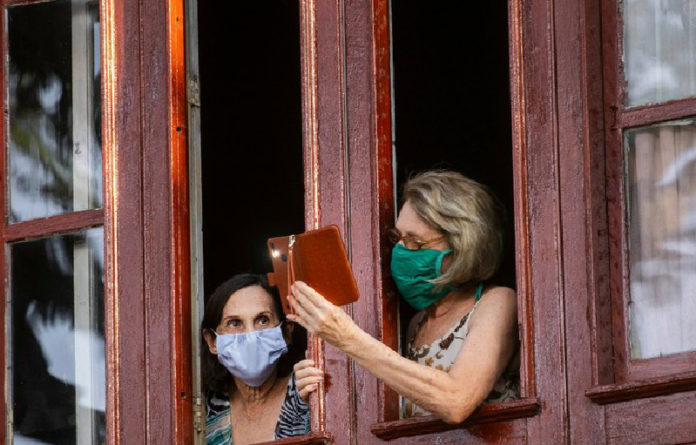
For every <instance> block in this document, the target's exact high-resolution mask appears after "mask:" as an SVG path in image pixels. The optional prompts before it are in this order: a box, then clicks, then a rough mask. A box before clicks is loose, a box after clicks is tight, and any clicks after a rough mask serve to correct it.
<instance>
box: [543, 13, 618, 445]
mask: <svg viewBox="0 0 696 445" xmlns="http://www.w3.org/2000/svg"><path fill="white" fill-rule="evenodd" d="M600 17H601V15H600V2H599V1H597V0H590V1H580V2H573V3H572V4H571V3H568V4H565V5H564V6H563V7H562V8H561V7H559V8H556V9H555V27H556V29H557V31H556V34H555V57H556V65H557V69H556V78H557V80H556V82H557V85H558V86H557V88H558V91H559V94H558V99H557V101H558V105H557V119H558V147H559V148H558V153H559V160H558V162H559V180H560V183H559V188H560V203H559V204H560V217H561V225H562V229H563V233H562V239H563V243H562V247H561V250H562V252H563V281H564V282H563V287H564V293H565V299H564V303H563V304H564V314H563V317H564V319H565V331H566V336H565V337H566V343H565V345H564V348H565V356H566V367H567V371H566V372H567V388H568V389H567V391H568V404H569V406H568V413H569V416H570V420H569V423H568V432H567V434H568V436H569V438H570V440H569V441H570V443H593V444H594V443H602V442H603V441H604V438H605V433H604V418H603V414H604V413H603V409H602V407H600V406H597V405H596V404H593V403H591V401H590V400H588V399H587V397H585V388H588V387H591V386H592V385H594V384H596V382H597V381H600V380H601V381H608V380H610V379H612V378H613V372H612V366H611V365H612V361H611V358H612V357H611V354H612V343H611V332H610V331H609V330H607V329H606V327H609V326H611V307H610V304H609V303H610V298H609V273H608V266H609V265H608V255H607V250H608V244H607V238H606V224H607V223H606V202H605V190H604V184H605V177H604V174H605V170H604V138H603V136H604V134H603V102H602V69H601V68H602V66H601V58H600V49H601V47H600V43H601V40H600ZM568 30H574V31H573V33H572V35H573V36H572V37H571V36H570V35H569V34H571V33H568V32H567V31H568Z"/></svg>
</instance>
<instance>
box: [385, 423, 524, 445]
mask: <svg viewBox="0 0 696 445" xmlns="http://www.w3.org/2000/svg"><path fill="white" fill-rule="evenodd" d="M433 443H437V444H443V445H445V444H447V445H449V444H452V445H455V444H457V445H460V444H461V445H463V444H466V445H484V444H486V445H491V444H496V445H523V444H527V443H534V442H530V441H529V440H528V439H527V421H526V420H524V419H519V420H516V421H512V422H501V423H490V424H485V425H471V426H468V427H465V428H459V429H453V430H450V431H443V432H440V433H438V434H437V435H434V434H424V435H420V436H412V437H402V438H399V439H392V440H390V441H389V444H392V445H407V444H408V445H421V444H422V445H426V444H433Z"/></svg>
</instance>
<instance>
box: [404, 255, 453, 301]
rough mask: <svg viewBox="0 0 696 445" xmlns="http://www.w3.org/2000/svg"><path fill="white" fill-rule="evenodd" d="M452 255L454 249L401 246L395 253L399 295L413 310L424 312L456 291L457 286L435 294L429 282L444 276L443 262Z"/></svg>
mask: <svg viewBox="0 0 696 445" xmlns="http://www.w3.org/2000/svg"><path fill="white" fill-rule="evenodd" d="M450 252H452V249H447V250H435V249H419V250H408V249H407V248H405V247H404V246H403V245H401V244H396V245H395V246H394V249H392V258H391V273H392V278H393V279H394V281H395V282H396V287H397V288H398V289H399V293H401V295H402V296H403V297H404V299H405V300H406V302H408V304H410V305H411V306H413V308H414V309H416V310H418V311H421V310H423V309H425V308H427V307H428V306H430V305H431V304H433V303H435V302H436V301H438V300H440V299H442V298H443V297H444V296H445V295H447V294H448V293H450V292H452V291H453V290H456V288H455V287H454V286H445V287H444V288H443V289H441V290H440V291H437V292H436V291H435V285H434V284H433V283H431V282H430V280H434V279H435V278H438V277H439V276H440V275H442V272H441V267H442V260H443V258H445V255H447V254H448V253H450Z"/></svg>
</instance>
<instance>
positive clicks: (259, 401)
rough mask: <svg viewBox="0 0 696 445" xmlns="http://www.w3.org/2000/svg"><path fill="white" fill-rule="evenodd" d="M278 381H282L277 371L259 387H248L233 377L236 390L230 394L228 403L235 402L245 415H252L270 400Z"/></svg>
mask: <svg viewBox="0 0 696 445" xmlns="http://www.w3.org/2000/svg"><path fill="white" fill-rule="evenodd" d="M280 380H283V379H278V370H277V369H276V370H274V371H273V374H271V376H270V377H269V378H268V379H266V381H265V382H263V384H262V385H261V386H256V387H254V386H249V385H247V384H246V383H244V382H243V381H241V380H240V379H238V378H237V377H235V378H234V384H235V386H236V388H237V389H236V391H234V392H233V393H232V397H230V403H235V402H236V403H237V404H239V405H240V406H241V408H242V409H243V410H244V412H245V413H246V414H247V415H253V414H254V413H255V412H256V411H257V409H258V408H260V407H262V406H264V404H265V403H266V402H267V401H268V400H269V399H271V398H272V396H273V395H274V394H275V390H276V389H277V386H278V383H280Z"/></svg>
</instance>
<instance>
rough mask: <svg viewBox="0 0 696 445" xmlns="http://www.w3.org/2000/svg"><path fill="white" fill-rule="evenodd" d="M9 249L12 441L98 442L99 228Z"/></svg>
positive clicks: (101, 403) (101, 387)
mask: <svg viewBox="0 0 696 445" xmlns="http://www.w3.org/2000/svg"><path fill="white" fill-rule="evenodd" d="M9 250H10V255H9V277H10V299H9V302H8V311H9V313H10V314H11V315H10V317H11V318H10V320H11V329H10V330H9V331H10V332H11V335H10V344H9V345H8V351H9V352H8V354H9V355H10V358H11V360H9V363H10V364H11V368H10V371H9V372H10V375H11V382H12V389H11V391H10V394H11V402H10V403H9V405H10V406H11V407H12V410H13V419H14V421H13V423H12V424H11V425H12V430H13V431H12V432H13V435H14V441H13V443H14V444H15V445H17V444H57V445H58V444H60V445H73V444H76V445H88V444H90V445H91V444H103V443H105V423H104V422H105V417H104V409H105V398H106V386H105V385H106V379H105V372H106V368H105V356H104V303H103V294H104V283H103V278H102V277H103V270H104V243H103V230H102V229H101V228H97V229H90V230H88V231H86V232H82V233H78V234H72V235H63V236H55V237H51V238H45V239H40V240H35V241H28V242H22V243H15V244H11V245H10V249H9Z"/></svg>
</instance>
